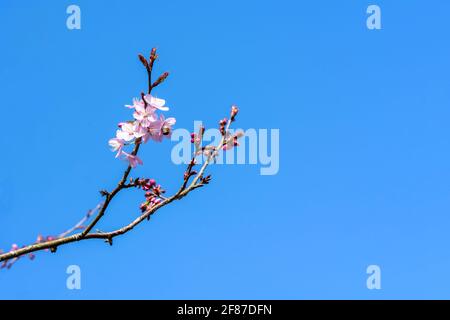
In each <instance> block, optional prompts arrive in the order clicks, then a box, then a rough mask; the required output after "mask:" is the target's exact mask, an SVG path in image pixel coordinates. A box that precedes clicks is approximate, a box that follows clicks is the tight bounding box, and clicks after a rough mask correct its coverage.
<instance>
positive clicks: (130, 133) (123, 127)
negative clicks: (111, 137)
mask: <svg viewBox="0 0 450 320" xmlns="http://www.w3.org/2000/svg"><path fill="white" fill-rule="evenodd" d="M119 126H120V130H117V132H116V138H118V139H122V140H125V141H127V142H128V141H131V140H133V138H134V137H135V136H134V133H135V131H134V124H133V123H130V122H122V123H120V124H119Z"/></svg>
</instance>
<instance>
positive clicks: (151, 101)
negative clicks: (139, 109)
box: [144, 94, 169, 111]
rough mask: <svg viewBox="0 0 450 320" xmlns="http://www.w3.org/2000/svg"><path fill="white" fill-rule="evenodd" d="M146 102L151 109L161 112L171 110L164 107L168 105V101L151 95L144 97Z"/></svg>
mask: <svg viewBox="0 0 450 320" xmlns="http://www.w3.org/2000/svg"><path fill="white" fill-rule="evenodd" d="M144 100H145V102H147V104H148V105H150V106H151V107H153V108H155V109H158V110H161V111H168V110H169V108H168V107H164V105H165V104H166V100H164V99H159V98H156V97H154V96H152V95H151V94H146V95H145V96H144Z"/></svg>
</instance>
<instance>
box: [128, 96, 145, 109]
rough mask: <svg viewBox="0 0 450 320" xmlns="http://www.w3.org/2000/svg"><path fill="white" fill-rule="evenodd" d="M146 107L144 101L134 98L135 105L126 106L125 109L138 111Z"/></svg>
mask: <svg viewBox="0 0 450 320" xmlns="http://www.w3.org/2000/svg"><path fill="white" fill-rule="evenodd" d="M141 106H144V101H142V99H138V98H133V104H132V105H129V104H126V105H125V107H127V108H130V109H136V108H137V107H141Z"/></svg>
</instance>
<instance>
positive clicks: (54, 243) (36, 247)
mask: <svg viewBox="0 0 450 320" xmlns="http://www.w3.org/2000/svg"><path fill="white" fill-rule="evenodd" d="M203 185H204V184H202V183H198V184H196V185H191V186H190V187H188V188H187V189H185V190H184V191H182V192H180V193H176V194H175V195H173V196H171V197H170V198H166V199H165V200H163V201H162V202H160V203H159V204H157V205H155V206H153V207H151V208H150V209H149V210H147V211H145V212H144V213H143V214H141V215H140V216H139V217H137V218H136V219H135V220H133V221H132V222H130V223H129V224H128V225H126V226H124V227H122V228H120V229H117V230H114V231H111V232H96V233H88V234H86V235H83V233H77V234H74V235H71V236H66V237H63V238H59V239H55V240H51V241H46V242H42V243H36V244H32V245H29V246H25V247H23V248H20V249H17V250H14V251H10V252H7V253H4V254H1V255H0V262H2V261H7V260H10V259H15V258H19V257H21V256H22V255H25V254H28V253H32V252H36V251H41V250H45V249H50V250H52V251H53V252H54V251H56V248H58V247H59V246H61V245H65V244H69V243H72V242H77V241H82V240H88V239H104V240H106V242H108V243H110V244H112V239H113V238H115V237H117V236H120V235H123V234H125V233H127V232H129V231H131V230H132V229H133V228H134V227H136V226H137V225H139V224H140V223H141V222H142V221H144V220H145V219H147V218H148V217H150V216H151V215H152V214H153V213H155V212H156V211H157V210H159V209H160V208H162V207H164V206H166V205H168V204H169V203H171V202H173V201H174V200H180V199H182V198H183V197H185V196H186V195H187V194H189V193H190V192H191V191H193V190H195V189H197V188H200V187H203Z"/></svg>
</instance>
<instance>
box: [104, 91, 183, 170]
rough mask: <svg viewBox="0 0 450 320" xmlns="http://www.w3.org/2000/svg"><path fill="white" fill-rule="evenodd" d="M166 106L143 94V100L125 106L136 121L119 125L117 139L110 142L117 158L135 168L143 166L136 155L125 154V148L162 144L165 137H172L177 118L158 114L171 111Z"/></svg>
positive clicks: (135, 100) (156, 99)
mask: <svg viewBox="0 0 450 320" xmlns="http://www.w3.org/2000/svg"><path fill="white" fill-rule="evenodd" d="M165 104H166V101H165V100H163V99H158V98H156V97H154V96H152V95H151V94H146V95H144V94H142V97H141V99H137V98H135V99H133V104H132V105H126V106H125V107H127V108H130V109H133V110H134V112H133V118H134V120H131V121H126V122H121V123H119V129H118V130H117V132H116V137H115V138H113V139H110V140H109V145H110V146H111V148H112V151H114V152H117V154H116V158H118V157H122V158H124V159H125V160H127V161H128V163H129V164H130V166H131V167H133V168H134V167H136V166H137V165H138V164H140V165H142V164H143V162H142V160H141V159H140V158H139V157H138V156H137V155H135V154H132V153H128V152H125V151H124V150H123V149H124V147H125V146H127V145H131V144H134V143H141V142H142V143H146V142H147V141H149V140H154V141H158V142H161V141H162V140H163V138H164V137H170V135H171V133H172V126H173V125H174V124H175V122H176V120H175V118H167V119H166V118H165V117H164V116H163V115H162V114H161V115H158V114H157V110H160V111H168V110H169V108H168V107H166V106H165Z"/></svg>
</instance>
